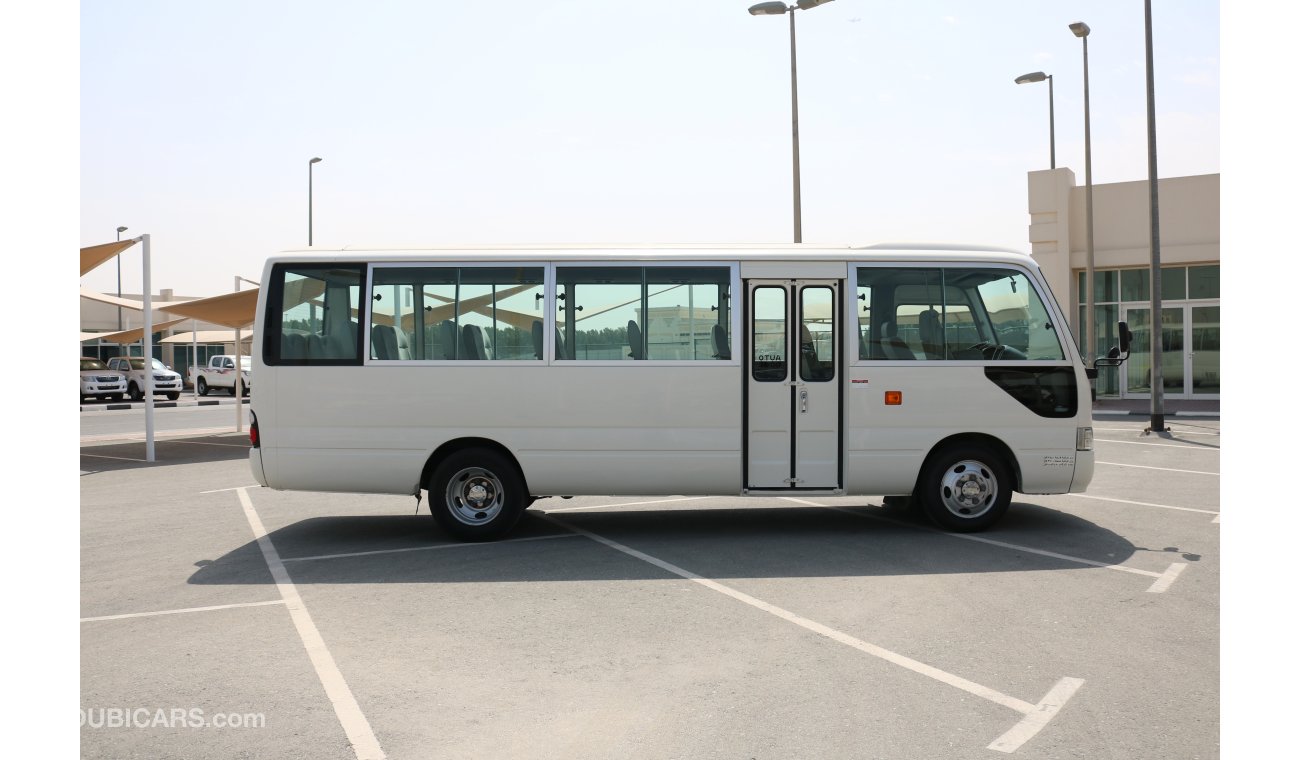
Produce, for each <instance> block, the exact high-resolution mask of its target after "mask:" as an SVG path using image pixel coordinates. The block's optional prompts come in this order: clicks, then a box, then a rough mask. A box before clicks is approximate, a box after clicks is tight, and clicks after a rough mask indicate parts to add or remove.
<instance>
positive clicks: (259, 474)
mask: <svg viewBox="0 0 1300 760" xmlns="http://www.w3.org/2000/svg"><path fill="white" fill-rule="evenodd" d="M248 469H250V470H252V472H253V480H256V481H257V484H258V485H260V486H261V487H263V488H267V487H268V486H267V484H266V473H265V472H263V471H262V449H261V447H254V448H251V449H249V450H248Z"/></svg>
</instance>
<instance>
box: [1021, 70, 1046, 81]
mask: <svg viewBox="0 0 1300 760" xmlns="http://www.w3.org/2000/svg"><path fill="white" fill-rule="evenodd" d="M1045 79H1047V75H1046V74H1044V73H1043V72H1041V71H1035V72H1033V73H1032V74H1022V75H1020V76H1018V77H1016V84H1028V83H1030V82H1042V81H1043V80H1045Z"/></svg>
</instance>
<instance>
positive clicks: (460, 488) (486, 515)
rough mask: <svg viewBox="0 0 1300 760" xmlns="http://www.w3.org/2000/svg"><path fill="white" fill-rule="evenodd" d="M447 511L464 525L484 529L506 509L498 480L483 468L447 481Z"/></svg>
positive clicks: (457, 474) (455, 476)
mask: <svg viewBox="0 0 1300 760" xmlns="http://www.w3.org/2000/svg"><path fill="white" fill-rule="evenodd" d="M446 499H447V511H448V512H450V513H451V516H452V517H454V518H456V520H457V521H458V522H461V523H464V524H465V525H486V524H487V523H490V522H492V521H493V520H494V519H496V517H497V515H499V514H501V510H502V509H504V508H505V500H504V499H505V495H504V489H503V488H502V487H501V480H500V478H498V477H497V476H496V475H493V474H492V473H491V472H489V471H488V470H485V469H483V468H482V467H466V468H465V469H463V470H460V471H459V472H457V473H456V474H455V475H452V476H451V479H450V480H448V481H447V493H446Z"/></svg>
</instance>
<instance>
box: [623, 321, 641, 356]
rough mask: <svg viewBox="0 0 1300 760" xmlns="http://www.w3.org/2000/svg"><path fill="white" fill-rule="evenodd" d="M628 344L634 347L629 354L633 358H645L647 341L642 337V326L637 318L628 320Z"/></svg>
mask: <svg viewBox="0 0 1300 760" xmlns="http://www.w3.org/2000/svg"><path fill="white" fill-rule="evenodd" d="M627 345H628V347H629V348H631V349H632V353H630V354H628V356H630V357H632V358H633V359H644V358H645V341H644V340H643V339H642V337H641V328H640V327H638V326H637V323H636V320H635V319H629V320H628V321H627Z"/></svg>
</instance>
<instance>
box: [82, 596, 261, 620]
mask: <svg viewBox="0 0 1300 760" xmlns="http://www.w3.org/2000/svg"><path fill="white" fill-rule="evenodd" d="M268 604H284V600H283V599H272V600H270V601H269V602H243V603H240V604H217V605H214V606H212V607H186V608H184V609H180V610H158V611H157V612H128V613H126V614H125V615H100V616H98V617H84V618H82V619H81V622H83V623H96V622H99V621H100V620H126V619H127V618H141V617H153V616H155V615H179V614H181V613H183V612H209V611H211V610H229V609H234V608H236V607H265V606H266V605H268Z"/></svg>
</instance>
